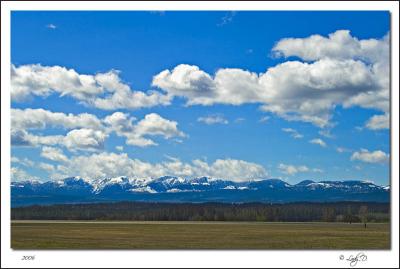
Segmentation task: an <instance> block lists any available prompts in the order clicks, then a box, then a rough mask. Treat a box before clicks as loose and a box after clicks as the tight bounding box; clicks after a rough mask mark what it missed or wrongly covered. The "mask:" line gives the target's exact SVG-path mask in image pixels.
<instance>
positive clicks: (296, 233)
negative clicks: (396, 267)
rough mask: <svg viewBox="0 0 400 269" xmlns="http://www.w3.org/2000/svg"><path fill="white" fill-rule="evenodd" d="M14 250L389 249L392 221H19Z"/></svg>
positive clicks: (14, 227) (14, 225) (15, 225)
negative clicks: (364, 223)
mask: <svg viewBox="0 0 400 269" xmlns="http://www.w3.org/2000/svg"><path fill="white" fill-rule="evenodd" d="M11 247H12V248H13V249H389V248H390V226H389V224H368V227H367V229H364V226H363V224H341V223H262V222H254V223H251V222H245V223H239V222H235V223H231V222H111V221H110V222H104V221H88V222H84V221H13V222H12V223H11Z"/></svg>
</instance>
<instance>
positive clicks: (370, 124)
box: [365, 114, 390, 130]
mask: <svg viewBox="0 0 400 269" xmlns="http://www.w3.org/2000/svg"><path fill="white" fill-rule="evenodd" d="M389 125H390V122H389V114H383V115H374V116H372V117H371V118H370V119H369V120H368V121H367V123H366V124H365V127H367V128H368V129H371V130H382V129H389Z"/></svg>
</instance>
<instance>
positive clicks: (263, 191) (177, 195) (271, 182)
mask: <svg viewBox="0 0 400 269" xmlns="http://www.w3.org/2000/svg"><path fill="white" fill-rule="evenodd" d="M389 193H390V190H389V187H388V186H386V187H384V186H378V185H375V184H374V183H372V182H369V181H356V180H354V181H320V182H314V181H312V180H304V181H302V182H299V183H297V184H293V185H292V184H289V183H287V182H285V181H282V180H280V179H265V180H257V181H245V182H235V181H231V180H222V179H211V178H207V177H200V178H182V177H173V176H164V177H160V178H157V179H151V180H145V179H133V178H127V177H116V178H104V179H97V180H87V179H84V178H81V177H70V178H65V179H63V180H59V181H47V182H40V181H32V180H28V181H19V182H12V183H11V198H12V199H11V200H12V204H13V206H19V205H26V204H52V203H74V202H98V201H120V200H133V201H154V202H162V201H164V202H295V201H314V202H316V201H318V202H320V201H377V202H378V201H379V202H382V201H389Z"/></svg>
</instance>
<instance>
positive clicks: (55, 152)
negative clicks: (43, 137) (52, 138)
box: [40, 146, 68, 162]
mask: <svg viewBox="0 0 400 269" xmlns="http://www.w3.org/2000/svg"><path fill="white" fill-rule="evenodd" d="M40 156H42V157H43V158H46V159H49V160H52V161H56V162H66V161H68V158H67V157H66V156H65V155H64V153H63V152H62V150H61V149H59V148H54V147H48V146H44V147H43V148H42V152H41V153H40Z"/></svg>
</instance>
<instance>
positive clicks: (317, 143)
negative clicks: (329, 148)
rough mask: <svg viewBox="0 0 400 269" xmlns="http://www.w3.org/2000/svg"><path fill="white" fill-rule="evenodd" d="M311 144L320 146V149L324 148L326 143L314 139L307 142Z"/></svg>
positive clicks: (319, 139)
mask: <svg viewBox="0 0 400 269" xmlns="http://www.w3.org/2000/svg"><path fill="white" fill-rule="evenodd" d="M309 142H310V143H311V144H315V145H320V146H321V147H323V148H325V147H326V143H325V141H324V140H322V139H321V138H314V139H311V140H310V141H309Z"/></svg>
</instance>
